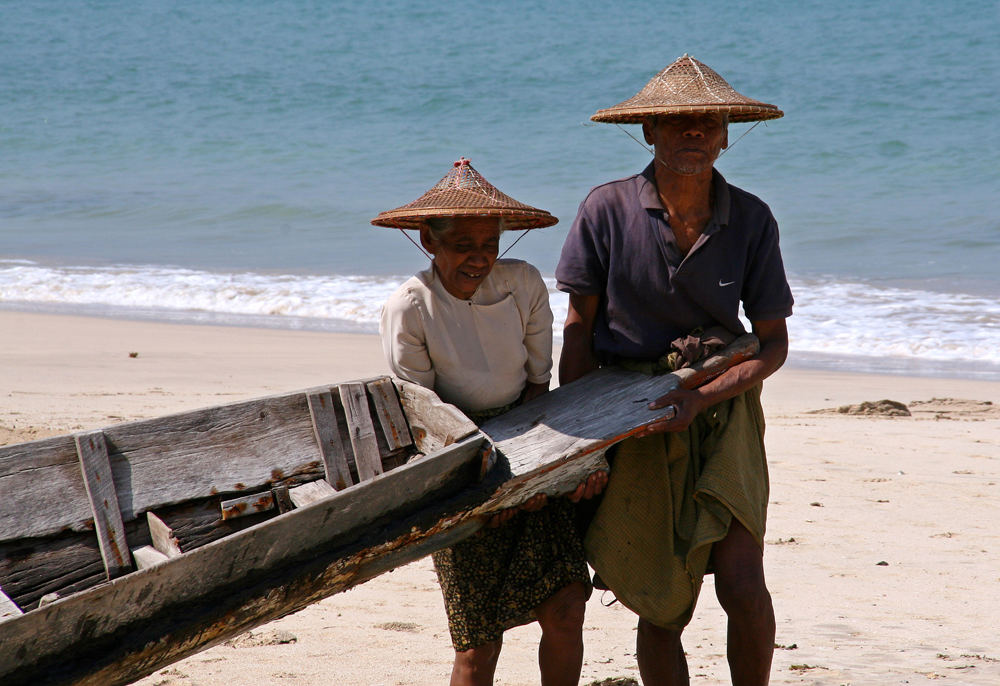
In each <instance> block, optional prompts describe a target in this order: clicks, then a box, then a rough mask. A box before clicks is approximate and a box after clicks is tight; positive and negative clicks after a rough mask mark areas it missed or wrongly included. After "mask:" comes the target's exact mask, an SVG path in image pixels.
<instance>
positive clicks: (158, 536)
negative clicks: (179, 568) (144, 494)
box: [146, 512, 181, 557]
mask: <svg viewBox="0 0 1000 686" xmlns="http://www.w3.org/2000/svg"><path fill="white" fill-rule="evenodd" d="M146 523H147V524H148V525H149V537H150V538H151V539H152V542H153V547H154V548H155V549H156V550H158V551H159V552H161V553H163V554H164V555H166V556H167V557H179V556H180V555H181V547H180V544H178V542H177V537H176V536H174V532H173V529H171V528H170V527H169V526H167V523H166V522H164V521H163V520H162V519H160V518H159V517H157V516H156V515H155V514H153V513H152V512H147V513H146Z"/></svg>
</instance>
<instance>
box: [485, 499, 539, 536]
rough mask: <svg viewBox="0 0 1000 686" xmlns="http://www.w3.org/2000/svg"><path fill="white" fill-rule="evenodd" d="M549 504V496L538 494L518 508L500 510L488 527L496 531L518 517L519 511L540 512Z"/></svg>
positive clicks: (487, 524)
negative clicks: (515, 516)
mask: <svg viewBox="0 0 1000 686" xmlns="http://www.w3.org/2000/svg"><path fill="white" fill-rule="evenodd" d="M548 502H549V498H548V496H547V495H545V494H544V493H536V494H535V495H533V496H531V497H530V498H528V499H527V500H526V501H524V502H523V503H521V504H520V505H519V506H518V507H508V508H507V509H506V510H500V511H499V512H497V513H496V514H495V515H493V516H492V517H490V521H488V522H487V523H486V526H488V527H490V528H491V529H495V528H497V527H498V526H500V525H502V524H506V523H507V522H509V521H510V520H511V519H513V517H514V515H516V514H517V513H518V511H519V510H524V511H525V512H538V511H539V510H541V509H542V508H543V507H545V505H546V504H547V503H548Z"/></svg>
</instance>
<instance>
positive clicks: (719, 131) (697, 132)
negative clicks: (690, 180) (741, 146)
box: [642, 113, 729, 176]
mask: <svg viewBox="0 0 1000 686" xmlns="http://www.w3.org/2000/svg"><path fill="white" fill-rule="evenodd" d="M642 134H643V136H645V138H646V142H647V143H649V144H650V145H652V146H653V148H654V149H655V150H656V159H657V160H659V162H660V164H662V165H664V166H665V167H666V168H667V169H668V170H669V171H671V172H673V173H675V174H679V175H681V176H694V175H697V174H703V173H705V172H706V171H710V170H711V169H712V165H713V164H714V163H715V160H716V158H717V157H718V156H719V153H720V152H721V151H722V149H723V148H725V147H726V146H727V145H729V133H728V130H727V125H726V121H725V118H724V117H723V115H722V114H720V113H692V114H674V115H670V116H666V117H655V118H652V119H647V120H646V121H645V122H643V124H642Z"/></svg>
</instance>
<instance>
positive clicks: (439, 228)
mask: <svg viewBox="0 0 1000 686" xmlns="http://www.w3.org/2000/svg"><path fill="white" fill-rule="evenodd" d="M455 219H457V217H427V218H426V219H424V222H426V224H427V228H428V229H429V230H430V234H431V239H432V240H434V242H436V243H439V242H441V240H442V239H443V238H444V237H445V236H447V235H448V234H449V233H451V232H452V231H453V230H454V229H455ZM497 220H498V223H499V225H500V233H503V232H504V231H506V230H507V222H506V221H505V220H504V218H503V217H498V218H497Z"/></svg>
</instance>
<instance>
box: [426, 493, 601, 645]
mask: <svg viewBox="0 0 1000 686" xmlns="http://www.w3.org/2000/svg"><path fill="white" fill-rule="evenodd" d="M574 517H575V510H574V505H573V503H571V502H570V501H569V500H567V499H566V498H552V499H550V500H549V503H548V504H547V505H546V506H545V507H543V508H542V509H541V510H539V511H537V512H523V511H522V512H518V513H517V514H516V515H515V516H514V517H513V518H512V519H511V520H509V521H508V522H506V523H504V524H503V525H501V526H499V527H497V528H493V529H491V528H483V529H481V530H480V531H479V532H478V533H476V534H474V535H473V536H472V537H470V538H468V539H466V540H464V541H462V542H461V543H459V544H457V545H455V546H452V547H451V548H446V549H444V550H441V551H438V552H436V553H434V555H433V559H434V568H435V569H436V570H437V575H438V581H439V583H440V584H441V591H442V593H443V594H444V605H445V610H446V611H447V613H448V629H449V630H450V631H451V641H452V645H454V647H455V650H457V651H465V650H468V649H470V648H475V647H476V646H480V645H483V644H484V643H488V642H490V641H496V640H499V639H500V638H501V636H502V635H503V632H504V631H506V630H507V629H510V628H511V627H515V626H520V625H522V624H528V623H529V622H532V621H534V620H535V616H534V609H535V608H536V607H538V606H539V605H540V604H541V603H542V602H543V601H545V600H547V599H548V598H549V597H551V596H552V595H553V594H554V593H555V592H556V591H558V590H559V589H561V588H563V587H565V586H568V585H569V584H570V583H572V582H574V581H580V582H582V583H583V584H585V585H586V586H587V588H588V592H589V589H590V575H589V572H588V569H587V562H586V558H585V556H584V552H583V543H582V541H581V540H580V535H579V533H578V532H577V528H576V522H575V519H574Z"/></svg>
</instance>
